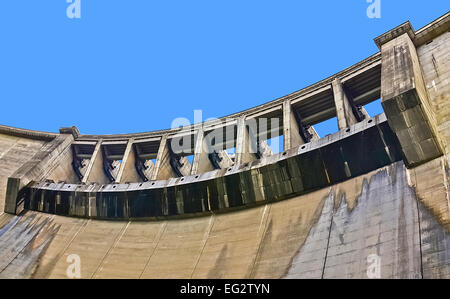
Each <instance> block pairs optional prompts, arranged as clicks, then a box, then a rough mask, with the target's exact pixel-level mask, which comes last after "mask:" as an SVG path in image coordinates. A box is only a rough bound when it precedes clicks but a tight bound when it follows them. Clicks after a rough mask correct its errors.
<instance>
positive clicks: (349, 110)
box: [0, 13, 450, 278]
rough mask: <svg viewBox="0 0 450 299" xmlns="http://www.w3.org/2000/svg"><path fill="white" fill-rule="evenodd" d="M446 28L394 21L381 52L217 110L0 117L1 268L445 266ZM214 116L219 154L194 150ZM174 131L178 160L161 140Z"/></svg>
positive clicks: (449, 22) (398, 273)
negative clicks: (183, 140)
mask: <svg viewBox="0 0 450 299" xmlns="http://www.w3.org/2000/svg"><path fill="white" fill-rule="evenodd" d="M449 30H450V14H449V13H447V14H446V15H444V16H442V17H440V18H439V19H437V20H435V21H433V22H432V23H430V24H429V25H427V26H425V27H424V28H421V29H419V30H417V31H415V30H414V29H413V28H412V26H411V24H409V22H407V23H404V24H401V25H400V26H398V27H396V28H394V29H393V30H391V31H389V32H387V33H386V34H383V35H381V36H379V37H377V38H376V39H375V42H376V44H377V46H378V47H379V49H380V52H378V53H376V54H374V55H373V56H371V57H369V58H367V59H365V60H364V61H361V62H360V63H357V64H355V65H354V66H351V67H349V68H348V69H345V70H344V71H342V72H340V73H338V74H336V75H334V76H331V77H330V78H327V79H324V80H323V81H320V82H318V83H316V84H314V85H312V86H309V87H307V88H305V89H302V90H300V91H298V92H295V93H293V94H290V95H288V96H285V97H283V98H280V99H277V100H275V101H272V102H268V103H266V104H264V105H261V106H258V107H255V108H252V109H249V110H246V111H243V112H239V113H236V114H234V115H231V116H230V117H229V118H230V119H231V121H230V122H224V119H220V120H218V121H214V122H212V123H203V124H201V125H195V126H192V127H189V128H187V129H186V130H181V131H179V130H178V129H171V130H162V131H157V132H147V133H137V134H125V135H101V136H100V135H83V134H80V132H78V130H77V129H76V128H75V127H72V128H61V129H60V132H59V133H45V132H36V131H31V130H24V129H17V128H11V127H6V126H0V278H67V277H69V276H68V272H67V271H68V270H69V266H70V265H71V263H72V262H73V257H79V261H80V270H81V273H80V275H81V278H373V277H380V278H450V235H449V234H450V191H449V186H450V181H449V175H450V170H449V162H450V159H449V158H450V148H449V144H450V126H449V125H450V85H449V84H448V80H449V79H448V78H449V72H450V61H449V59H448V57H450V56H449V55H448V49H449V48H450V32H449ZM379 98H381V103H382V106H383V109H384V114H382V115H379V116H376V117H372V118H371V117H370V116H369V115H368V114H367V112H366V111H365V110H364V108H363V105H365V104H367V103H370V102H372V101H374V100H376V99H379ZM334 116H336V117H337V121H338V127H339V132H337V133H336V134H333V135H329V136H325V137H323V138H320V136H318V135H317V133H316V132H315V130H314V128H313V126H314V125H315V124H317V123H319V122H320V121H323V120H326V119H329V118H331V117H334ZM262 117H268V118H271V117H275V118H279V119H280V123H281V124H282V126H281V127H280V128H277V130H276V132H273V131H271V130H269V129H267V128H266V129H267V130H266V131H271V132H270V134H269V136H270V137H274V136H278V135H282V138H283V145H284V149H283V151H282V152H281V153H279V154H273V153H271V152H270V151H267V150H265V148H266V147H265V145H267V144H265V143H264V142H266V141H267V140H262V141H263V142H260V143H258V147H259V149H258V152H257V153H256V154H255V153H250V152H249V143H250V140H251V137H252V134H253V135H255V136H257V139H258V138H259V139H258V140H259V141H261V140H260V139H261V136H263V135H264V134H265V133H267V132H256V133H254V132H253V133H252V132H251V131H250V130H247V128H246V122H247V121H253V120H257V119H259V118H262ZM214 128H223V129H224V130H225V128H230V129H231V131H232V132H233V133H236V134H235V137H233V138H232V139H230V140H226V141H227V142H228V141H229V142H230V144H231V145H230V146H235V147H236V155H235V156H234V157H230V156H228V155H227V154H226V153H225V150H226V149H227V148H222V149H220V151H217V152H213V154H212V155H209V154H205V153H204V152H202V148H203V147H204V145H205V142H204V141H205V140H206V139H207V138H206V137H207V135H208V133H209V132H211V130H213V129H214ZM181 135H183V136H190V137H189V138H191V137H192V140H193V141H194V142H192V146H191V147H192V149H193V154H194V158H193V162H192V164H191V163H189V161H188V160H187V158H186V156H183V155H177V154H176V153H174V152H173V150H172V149H171V148H170V140H174V139H176V138H178V137H179V136H181ZM253 137H254V136H253ZM259 141H258V142H259ZM137 198H140V199H138V200H136V199H137ZM130 208H131V209H130ZM374 265H376V266H379V267H376V269H375V268H374ZM374 269H375V270H374ZM378 270H379V273H378Z"/></svg>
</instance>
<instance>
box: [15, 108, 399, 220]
mask: <svg viewBox="0 0 450 299" xmlns="http://www.w3.org/2000/svg"><path fill="white" fill-rule="evenodd" d="M368 156H370V157H372V158H371V159H367V157H368ZM401 158H402V156H401V150H400V147H399V145H398V141H397V139H396V137H395V135H394V133H393V132H392V131H391V129H390V128H389V125H388V124H387V121H386V118H385V116H384V115H380V116H377V117H375V118H371V119H368V120H366V121H364V122H362V123H360V124H359V126H354V127H351V128H349V129H348V132H346V131H343V132H338V133H336V134H334V135H330V136H328V137H327V138H324V139H321V140H319V141H316V142H311V143H309V144H307V145H303V146H300V147H299V148H294V149H292V150H288V151H285V152H282V153H280V154H277V155H273V156H270V157H268V158H264V159H261V160H257V161H255V162H252V163H247V164H244V165H239V166H234V167H230V168H228V169H222V170H216V171H213V172H208V173H204V174H201V175H193V176H187V177H182V178H177V179H170V180H165V181H153V182H143V183H130V184H109V185H98V184H92V185H78V184H64V183H63V184H58V183H51V182H39V183H35V184H31V185H30V186H28V187H27V188H25V189H24V190H23V192H22V193H21V194H20V195H19V197H20V199H19V204H20V202H22V201H23V202H24V205H25V209H29V210H35V211H40V212H47V213H54V214H58V215H67V216H79V217H87V218H100V219H101V218H105V219H108V218H113V219H130V218H149V217H162V216H174V215H189V214H196V213H198V214H200V213H211V212H218V211H223V210H227V209H231V208H237V207H244V206H252V205H256V204H263V203H269V202H273V201H277V200H281V199H286V198H292V197H295V196H298V195H301V194H305V193H308V192H311V191H314V190H318V189H321V188H324V187H326V186H330V185H333V184H335V183H338V182H342V181H344V180H348V179H350V178H352V177H355V176H359V175H361V174H364V173H367V172H370V171H372V170H375V169H378V168H380V167H383V166H386V165H389V164H391V163H393V162H396V161H399V160H401Z"/></svg>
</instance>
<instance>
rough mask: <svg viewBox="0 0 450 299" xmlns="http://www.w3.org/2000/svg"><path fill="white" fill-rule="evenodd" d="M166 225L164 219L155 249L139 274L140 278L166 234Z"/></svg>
mask: <svg viewBox="0 0 450 299" xmlns="http://www.w3.org/2000/svg"><path fill="white" fill-rule="evenodd" d="M166 227H167V221H164V223H163V224H162V227H161V228H160V229H159V231H158V235H157V236H156V238H155V239H156V244H155V248H154V249H153V251H152V253H151V254H150V256H149V257H148V260H147V262H146V263H145V266H144V269H142V272H141V274H140V275H139V279H141V278H142V275H144V273H145V270H146V269H147V267H148V265H149V264H150V260H151V259H152V256H153V254H155V251H156V250H157V249H158V245H159V241H160V240H161V238H162V236H163V235H164V233H165V231H166Z"/></svg>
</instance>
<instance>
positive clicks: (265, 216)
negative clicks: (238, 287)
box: [247, 203, 272, 278]
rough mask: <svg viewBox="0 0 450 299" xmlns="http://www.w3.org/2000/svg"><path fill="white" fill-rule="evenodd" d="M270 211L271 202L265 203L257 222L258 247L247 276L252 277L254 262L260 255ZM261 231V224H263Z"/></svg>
mask: <svg viewBox="0 0 450 299" xmlns="http://www.w3.org/2000/svg"><path fill="white" fill-rule="evenodd" d="M271 211H272V204H270V203H269V204H266V206H265V207H264V212H263V214H262V215H261V222H260V224H259V229H258V234H259V240H258V247H257V249H256V253H255V255H254V256H253V259H252V262H251V268H250V273H249V275H248V277H247V278H252V277H253V275H254V273H255V266H256V262H257V261H258V259H259V257H260V255H261V243H262V241H263V239H264V236H265V235H266V232H267V226H268V224H267V223H268V221H267V219H268V218H269V215H270V212H271ZM263 225H264V227H263V229H262V232H261V226H263Z"/></svg>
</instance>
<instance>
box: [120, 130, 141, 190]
mask: <svg viewBox="0 0 450 299" xmlns="http://www.w3.org/2000/svg"><path fill="white" fill-rule="evenodd" d="M133 143H134V139H133V138H131V139H130V140H129V141H128V144H127V147H126V149H125V153H124V154H123V158H122V163H120V168H119V172H118V173H117V177H116V183H126V182H140V181H141V180H142V179H141V178H140V177H139V174H138V173H137V171H136V165H135V164H136V157H135V151H134V150H133V146H134V145H133Z"/></svg>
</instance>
